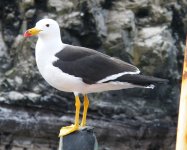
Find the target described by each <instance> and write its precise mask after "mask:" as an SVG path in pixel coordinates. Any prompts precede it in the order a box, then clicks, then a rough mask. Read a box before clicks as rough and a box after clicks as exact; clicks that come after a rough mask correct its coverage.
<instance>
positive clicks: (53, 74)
mask: <svg viewBox="0 0 187 150" xmlns="http://www.w3.org/2000/svg"><path fill="white" fill-rule="evenodd" d="M38 68H39V71H40V73H41V75H42V76H43V78H44V79H45V80H46V81H47V82H48V83H49V84H50V85H51V86H53V87H54V88H56V89H58V90H61V91H65V92H78V93H84V91H85V89H86V86H87V84H85V83H83V82H82V79H81V78H79V77H75V76H72V75H69V74H67V73H63V72H62V71H61V70H60V69H58V68H57V67H54V66H52V64H51V65H47V66H45V67H44V68H42V69H40V67H38Z"/></svg>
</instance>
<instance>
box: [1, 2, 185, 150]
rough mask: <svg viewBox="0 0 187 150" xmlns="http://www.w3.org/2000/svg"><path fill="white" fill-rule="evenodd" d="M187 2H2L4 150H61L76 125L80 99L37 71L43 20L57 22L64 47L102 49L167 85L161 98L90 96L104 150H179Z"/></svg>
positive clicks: (157, 94) (91, 118)
mask: <svg viewBox="0 0 187 150" xmlns="http://www.w3.org/2000/svg"><path fill="white" fill-rule="evenodd" d="M186 10H187V3H186V2H185V1H182V0H181V1H178V2H176V1H170V2H168V1H159V0H158V1H151V0H133V1H132V0H118V1H112V0H82V1H75V0H54V1H53V0H48V1H42V0H23V1H22V2H20V1H18V0H15V1H3V2H0V64H1V65H0V150H1V149H2V150H14V149H19V150H30V149H34V150H55V149H57V147H58V132H59V129H60V127H61V126H64V125H69V124H71V123H72V122H73V119H74V97H73V94H71V93H64V92H60V91H57V90H55V89H54V88H52V87H50V86H49V85H48V84H47V83H46V82H45V81H44V79H43V78H42V77H41V75H40V73H39V72H38V70H37V67H36V63H35V58H34V48H35V43H36V38H34V37H33V38H29V39H25V38H23V36H22V35H23V33H24V31H25V30H26V29H27V28H30V27H33V26H34V25H35V22H36V21H37V20H39V19H41V18H44V17H50V18H53V19H55V20H57V21H58V22H59V24H60V28H61V33H62V39H63V42H64V43H69V44H73V45H81V46H85V47H89V48H93V49H96V50H98V51H101V52H103V53H106V54H108V55H111V56H114V57H119V58H120V59H122V60H124V61H127V62H130V63H132V64H134V65H136V66H138V67H139V68H140V70H141V71H142V73H143V74H147V75H152V76H157V77H161V78H166V79H168V80H169V83H168V84H164V85H157V86H156V88H155V89H154V90H150V89H128V90H122V91H112V92H104V93H97V94H90V95H89V97H90V101H91V102H90V109H89V112H88V125H89V126H94V131H95V133H96V136H97V139H98V144H99V150H171V149H174V148H175V137H176V125H177V113H178V101H179V94H180V81H181V72H182V62H183V49H184V41H185V32H186V29H187V21H186V20H187V16H186V15H185V14H187V13H186Z"/></svg>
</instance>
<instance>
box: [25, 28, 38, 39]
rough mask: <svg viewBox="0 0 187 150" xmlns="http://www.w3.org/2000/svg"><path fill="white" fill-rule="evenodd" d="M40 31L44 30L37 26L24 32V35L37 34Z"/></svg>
mask: <svg viewBox="0 0 187 150" xmlns="http://www.w3.org/2000/svg"><path fill="white" fill-rule="evenodd" d="M40 31H42V30H40V29H37V28H31V29H28V30H27V31H26V32H25V33H24V37H30V36H34V35H37V34H38V33H39V32H40Z"/></svg>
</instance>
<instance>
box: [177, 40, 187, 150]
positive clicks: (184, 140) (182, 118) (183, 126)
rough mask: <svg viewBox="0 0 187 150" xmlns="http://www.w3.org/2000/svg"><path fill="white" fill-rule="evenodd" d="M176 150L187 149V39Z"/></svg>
mask: <svg viewBox="0 0 187 150" xmlns="http://www.w3.org/2000/svg"><path fill="white" fill-rule="evenodd" d="M176 150H187V39H186V47H185V50H184V64H183V75H182V85H181V95H180V105H179V116H178V128H177V142H176Z"/></svg>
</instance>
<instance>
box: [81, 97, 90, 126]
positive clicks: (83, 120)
mask: <svg viewBox="0 0 187 150" xmlns="http://www.w3.org/2000/svg"><path fill="white" fill-rule="evenodd" d="M88 106H89V100H88V96H87V95H84V111H83V116H82V123H81V126H82V127H84V126H85V125H86V116H87V111H88Z"/></svg>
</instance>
